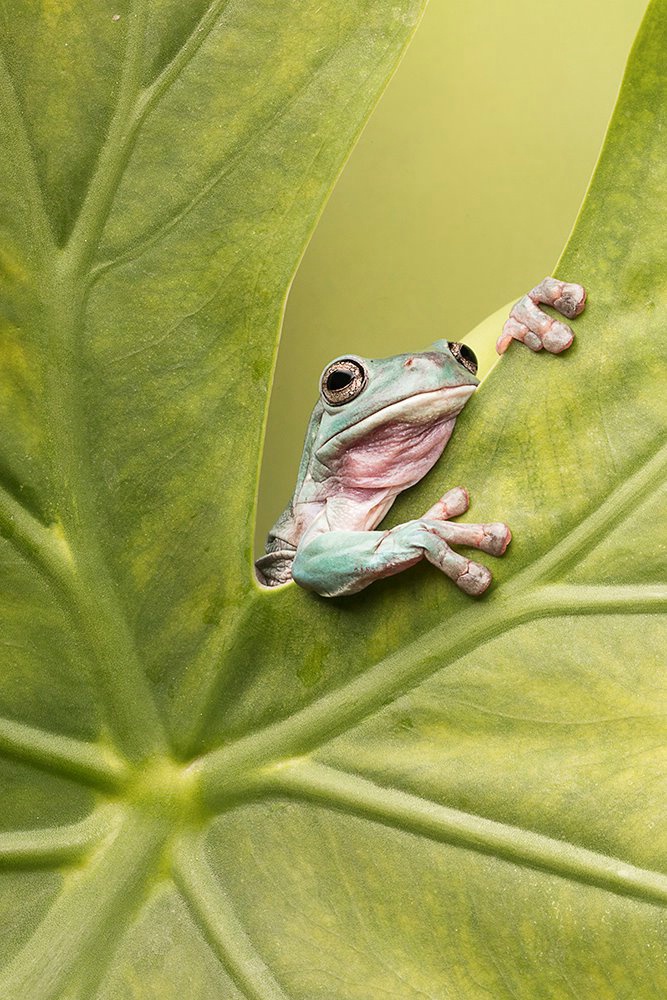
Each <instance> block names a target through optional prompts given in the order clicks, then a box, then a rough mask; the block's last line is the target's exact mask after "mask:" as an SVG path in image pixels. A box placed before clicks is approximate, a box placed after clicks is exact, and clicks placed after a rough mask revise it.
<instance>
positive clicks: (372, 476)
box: [256, 278, 585, 597]
mask: <svg viewBox="0 0 667 1000" xmlns="http://www.w3.org/2000/svg"><path fill="white" fill-rule="evenodd" d="M549 283H550V284H549ZM574 290H578V291H576V292H575V291H574ZM531 296H532V298H531ZM584 299H585V293H584V292H583V289H581V288H580V286H578V285H564V284H563V283H562V282H557V281H555V280H554V279H552V278H548V279H545V280H544V281H543V282H542V283H541V284H540V285H538V286H537V288H536V289H533V290H532V292H530V293H529V295H528V296H525V297H524V299H522V300H521V302H520V303H517V306H515V307H514V309H513V310H512V314H511V316H510V320H508V324H510V321H511V322H512V324H513V325H512V326H510V325H508V324H506V327H505V330H504V332H503V337H501V340H500V341H499V344H498V349H499V351H504V350H505V349H506V347H507V344H508V343H509V341H510V340H511V339H517V340H522V341H524V342H525V343H527V344H528V346H529V347H531V348H532V349H533V350H539V349H540V348H541V347H545V348H546V349H547V350H550V351H552V352H553V353H558V352H559V351H561V350H564V349H565V348H566V347H568V346H569V344H570V343H571V340H572V334H571V330H570V329H569V327H566V326H565V324H562V323H557V322H556V321H555V320H551V319H550V318H549V317H547V316H546V315H545V314H544V313H543V312H542V311H541V310H540V309H539V307H538V303H539V302H548V304H550V305H555V307H556V308H558V309H560V311H562V312H564V313H565V314H566V315H570V316H573V315H576V314H577V312H580V311H581V309H582V308H583V303H584ZM525 300H529V301H530V303H531V304H532V305H533V306H534V312H535V315H532V314H531V309H530V307H526V305H525ZM575 300H576V311H575V307H574V306H571V305H568V304H567V303H571V302H572V301H575ZM559 302H560V303H561V305H562V303H563V302H565V303H566V305H565V307H564V308H561V305H559ZM520 307H521V311H520V320H521V323H523V324H524V325H523V326H522V327H520V326H519V319H518V318H517V315H519V314H517V315H515V313H516V311H517V310H519V308H520ZM568 308H569V310H570V311H569V312H568V311H566V310H567V309H568ZM526 320H528V322H527V323H526ZM535 327H539V329H537V330H536V329H535ZM554 328H556V329H554ZM558 328H561V329H560V330H559V329H558ZM524 330H525V332H524ZM564 331H567V333H565V332H564ZM538 344H539V346H538ZM476 371H477V362H476V359H475V356H474V354H473V352H472V351H471V350H470V349H469V348H468V347H466V346H465V345H463V344H459V343H450V342H447V341H444V340H441V341H438V342H437V343H435V344H434V345H433V346H432V347H431V348H430V349H429V350H427V351H425V352H423V353H418V354H399V355H395V356H393V357H389V358H382V359H376V360H369V359H367V358H361V357H358V356H356V355H348V356H345V357H341V358H337V359H336V360H334V361H332V362H331V363H330V364H329V365H327V367H326V368H325V370H324V372H323V374H322V377H321V381H320V398H319V400H318V402H317V404H316V406H315V409H314V410H313V414H312V416H311V418H310V423H309V425H308V431H307V434H306V441H305V445H304V450H303V455H302V458H301V464H300V467H299V474H298V478H297V483H296V488H295V491H294V494H293V496H292V499H291V501H290V503H289V505H288V506H287V508H286V510H285V511H284V512H283V514H282V515H281V517H280V518H279V519H278V521H277V522H276V524H275V525H274V527H273V528H272V530H271V532H270V533H269V537H268V540H267V546H266V554H265V555H264V556H262V557H261V558H260V559H258V560H257V563H256V570H257V576H258V579H259V581H260V583H262V584H264V585H265V586H268V587H275V586H278V585H280V584H284V583H288V582H289V581H290V580H292V579H293V580H295V581H296V582H297V583H298V584H300V585H301V586H302V587H305V588H306V589H308V590H313V591H316V592H317V593H318V594H321V595H323V596H325V597H339V596H342V595H346V594H354V593H356V592H357V591H359V590H362V589H363V588H364V587H367V586H368V585H369V584H370V583H372V582H373V581H374V580H377V579H380V578H382V577H386V576H391V575H393V574H395V573H399V572H401V571H402V570H404V569H407V568H408V567H410V566H413V565H414V564H415V563H417V562H419V561H420V560H422V559H427V560H428V561H429V562H431V563H433V564H434V565H435V566H437V567H438V568H439V569H440V570H442V572H444V573H445V574H446V575H447V576H449V577H450V578H451V579H452V580H453V581H454V582H455V583H456V585H457V586H458V587H460V588H461V590H463V591H465V592H466V593H468V594H473V595H478V594H481V593H483V592H484V591H485V590H486V589H487V587H488V586H489V584H490V582H491V573H490V572H489V570H488V569H487V567H486V566H482V565H481V564H479V563H476V562H473V561H472V560H470V559H467V558H465V557H464V556H462V555H460V554H458V553H457V552H455V551H454V550H453V549H452V547H451V546H452V545H465V546H471V547H474V548H477V549H480V550H482V551H484V552H487V553H489V554H491V555H494V556H500V555H502V554H503V553H504V551H505V549H506V548H507V545H508V544H509V541H510V538H511V535H510V531H509V528H508V527H507V525H506V524H502V523H493V524H454V523H452V521H451V520H450V519H451V518H453V517H457V516H458V515H460V514H463V513H465V511H466V510H467V509H468V502H469V501H468V494H467V492H466V491H465V489H463V488H462V487H456V488H454V489H452V490H449V491H448V492H447V493H446V494H445V495H444V496H443V497H441V499H440V500H438V502H437V503H436V504H434V505H433V507H431V508H430V509H429V510H427V511H426V512H425V513H424V515H423V516H422V517H421V518H418V519H417V520H414V521H408V522H406V523H405V524H399V525H397V526H396V527H394V528H391V529H389V530H386V531H375V530H374V529H375V528H376V526H377V525H378V524H379V523H380V521H381V520H382V519H383V517H384V516H385V514H386V513H387V511H388V510H389V508H390V507H391V505H392V504H393V502H394V500H395V499H396V497H397V496H398V494H399V493H401V492H402V491H403V490H405V489H408V487H410V486H413V485H414V484H415V483H417V482H418V481H419V480H420V479H422V478H423V476H425V475H426V473H427V472H428V471H429V470H430V469H431V468H432V467H433V465H435V463H436V462H437V460H438V458H439V457H440V455H441V454H442V452H443V450H444V448H445V446H446V444H447V442H448V441H449V438H450V436H451V434H452V431H453V429H454V425H455V423H456V418H457V417H458V415H459V414H460V413H461V410H462V409H463V407H464V406H465V404H466V402H467V401H468V399H470V397H471V396H472V394H473V393H474V391H475V389H476V387H477V385H478V380H477V378H476V377H475V374H476Z"/></svg>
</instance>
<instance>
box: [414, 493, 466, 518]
mask: <svg viewBox="0 0 667 1000" xmlns="http://www.w3.org/2000/svg"><path fill="white" fill-rule="evenodd" d="M469 506H470V496H469V495H468V491H467V490H466V489H464V487H463V486H455V487H454V488H453V489H451V490H447V492H446V493H444V494H443V495H442V496H441V497H440V499H439V500H438V501H437V502H436V503H434V504H433V506H432V507H430V508H429V510H427V511H426V513H425V514H424V518H430V519H433V520H436V521H448V520H449V519H450V518H451V517H459V516H460V515H461V514H465V512H466V511H467V509H468V507H469Z"/></svg>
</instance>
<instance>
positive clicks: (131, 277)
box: [0, 0, 667, 1000]
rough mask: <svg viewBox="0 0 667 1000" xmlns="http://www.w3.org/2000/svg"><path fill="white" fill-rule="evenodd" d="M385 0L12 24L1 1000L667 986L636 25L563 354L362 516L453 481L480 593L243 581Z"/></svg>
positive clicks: (506, 370) (0, 402)
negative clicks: (298, 297) (496, 552)
mask: <svg viewBox="0 0 667 1000" xmlns="http://www.w3.org/2000/svg"><path fill="white" fill-rule="evenodd" d="M419 6H420V5H419V3H417V2H409V0H402V2H399V0H392V2H391V3H388V2H385V0H375V2H373V3H363V4H362V3H360V2H358V3H355V2H353V0H346V2H343V3H340V2H339V3H336V4H333V3H323V2H322V0H318V2H317V3H315V2H313V3H310V2H307V0H306V2H301V3H299V4H288V5H276V6H271V5H267V4H261V3H259V2H255V0H247V2H245V3H243V4H241V3H234V2H233V0H229V2H228V3H227V5H226V6H225V5H223V4H213V5H211V6H209V7H206V6H205V5H204V4H203V3H201V2H197V3H192V4H186V5H178V4H176V3H172V2H171V0H170V2H167V0H163V2H161V3H159V4H158V3H156V4H155V5H154V6H151V5H150V4H149V3H148V2H147V0H144V2H143V3H142V2H139V0H138V2H136V3H134V4H132V5H130V6H129V7H128V6H127V5H126V4H124V3H120V4H118V5H117V7H116V8H115V10H114V13H117V14H120V19H118V20H112V18H111V15H110V14H109V12H108V10H107V11H103V10H102V8H101V7H100V6H98V5H95V6H90V8H89V5H71V4H55V3H54V4H45V5H37V4H35V5H32V4H28V3H25V4H23V5H21V6H20V8H19V10H18V11H17V10H16V8H15V7H11V6H10V5H9V4H7V5H6V9H5V10H3V13H4V15H5V17H4V21H3V23H4V25H5V38H4V42H5V44H4V46H3V48H4V51H5V61H6V66H5V68H4V71H3V73H2V75H1V77H0V102H1V107H0V112H1V113H0V134H1V137H2V148H3V149H4V150H5V154H4V157H3V161H2V166H1V167H0V170H1V175H0V182H1V189H2V203H1V204H2V242H1V244H0V247H1V250H2V258H1V259H2V291H3V306H2V325H1V326H0V347H1V350H0V378H1V380H2V381H1V383H0V384H1V386H2V392H1V394H0V406H1V407H2V424H3V432H4V433H3V443H2V455H1V459H0V472H1V476H2V484H3V489H2V492H1V493H0V524H1V525H2V533H3V537H4V541H3V543H2V548H1V549H0V559H1V561H2V571H3V580H4V586H3V596H2V601H1V605H0V608H1V614H2V648H3V651H4V669H3V673H2V678H1V680H0V701H1V704H2V709H1V711H2V716H3V721H2V722H1V723H0V748H1V749H2V761H1V764H0V767H1V768H2V777H3V780H2V784H1V785H0V795H1V796H2V804H3V809H2V813H1V820H0V822H1V823H2V826H3V829H4V830H5V832H4V833H3V834H1V835H0V861H1V863H2V866H3V873H2V874H1V875H0V906H1V908H2V916H3V920H2V923H3V927H5V928H6V934H5V941H4V946H3V957H4V960H5V961H4V970H3V972H2V974H1V975H0V997H2V1000H47V998H56V997H58V998H59V997H63V998H67V1000H91V998H94V997H99V998H104V1000H117V998H130V997H135V998H136V997H141V998H147V997H154V998H158V997H159V998H164V1000H170V998H175V997H179V996H193V997H197V998H216V1000H222V998H225V1000H227V998H237V997H238V998H241V997H251V998H257V1000H269V998H270V1000H279V998H294V1000H296V998H299V1000H313V998H316V997H321V998H327V1000H328V998H340V1000H348V998H349V1000H351V998H359V1000H369V998H375V997H378V998H379V997H386V996H394V997H401V998H411V997H415V998H416V997H419V996H422V997H423V996H429V997H438V998H441V997H445V996H452V997H462V998H469V997H482V996H492V997H498V998H501V997H525V998H527V1000H532V998H535V997H554V998H555V997H570V996H595V997H608V998H618V997H628V998H630V997H632V998H635V997H640V996H641V997H655V998H658V997H663V996H664V995H665V992H666V991H667V968H666V964H665V958H666V952H665V948H664V916H663V914H664V906H665V903H666V902H667V873H666V872H665V868H666V864H667V835H666V834H665V829H666V824H665V816H664V811H665V806H664V793H663V792H662V787H661V781H662V779H663V776H664V765H665V761H664V756H665V754H664V749H663V748H664V745H665V735H666V734H665V724H664V716H665V700H664V680H663V675H662V674H661V673H660V666H659V663H658V657H659V653H660V652H661V645H660V642H659V639H658V633H657V617H656V612H657V611H658V609H659V601H660V593H659V590H658V586H657V574H658V554H657V547H656V539H655V523H656V518H657V512H658V506H657V498H656V496H657V494H656V490H657V486H658V484H659V483H660V481H661V471H662V466H661V462H662V455H663V453H661V452H660V450H659V447H658V434H659V423H660V417H661V410H662V408H663V404H662V401H661V399H660V395H659V392H658V390H657V387H656V375H657V364H658V362H657V356H658V351H657V349H656V343H657V340H658V337H659V336H660V334H661V332H662V329H663V328H664V326H665V322H666V321H667V297H666V295H665V281H664V274H665V236H664V233H665V223H666V222H667V220H666V218H665V215H666V214H667V211H666V209H665V193H666V190H667V177H666V176H665V175H666V172H667V166H666V164H667V157H666V153H667V150H666V148H665V143H666V141H667V138H666V137H667V128H665V103H666V100H667V79H666V77H665V71H664V60H663V53H664V49H665V45H666V44H667V0H655V2H654V3H653V5H652V6H651V8H650V11H649V15H648V17H647V20H646V22H645V24H644V27H643V29H642V32H641V35H640V38H639V40H638V42H637V44H636V46H635V49H634V52H633V56H632V59H631V65H630V69H629V72H628V76H627V78H626V81H625V84H624V88H623V91H622V94H621V98H620V102H619V106H618V108H617V111H616V113H615V116H614V120H613V122H612V126H611V130H610V133H609V137H608V139H607V143H606V146H605V149H604V152H603V156H602V160H601V163H600V165H599V167H598V170H597V173H596V176H595V178H594V181H593V185H592V187H591V190H590V192H589V195H588V197H587V200H586V204H585V206H584V210H583V212H582V215H581V217H580V219H579V221H578V224H577V227H576V229H575V233H574V235H573V237H572V239H571V241H570V244H569V247H568V249H567V251H566V254H565V257H564V259H563V261H562V265H561V271H562V274H563V275H564V276H567V277H568V278H570V279H572V280H578V281H582V282H583V283H584V284H585V285H586V286H587V288H588V290H589V295H590V300H589V305H588V308H587V311H586V313H585V314H584V316H583V317H582V318H581V319H580V320H578V321H577V335H578V336H577V341H576V343H575V346H574V347H573V348H572V349H571V351H570V352H568V355H567V356H564V357H561V358H550V357H542V356H539V357H532V356H527V353H526V352H522V351H521V350H520V349H514V348H513V349H512V350H511V351H510V352H509V354H508V355H507V356H506V357H504V358H503V360H502V362H501V363H500V364H499V365H498V367H497V368H496V369H495V370H494V371H493V373H492V375H491V376H490V377H489V378H488V380H487V381H486V382H485V384H484V386H483V388H482V389H481V391H480V392H479V393H478V394H477V395H476V397H475V399H474V401H473V402H471V403H470V404H469V405H468V407H467V408H466V412H465V414H464V415H463V417H462V418H461V419H460V421H459V427H458V428H457V431H456V434H455V437H454V440H453V441H452V443H451V444H450V445H449V447H448V451H447V455H446V459H445V460H444V461H443V462H442V463H441V464H440V466H439V467H438V468H437V469H436V470H435V471H434V473H433V474H432V475H431V476H430V477H429V478H428V479H427V481H425V482H424V483H423V484H421V485H420V487H419V488H418V489H416V490H414V491H413V492H412V494H411V495H410V496H408V497H406V498H405V499H404V500H403V501H402V503H401V504H400V506H399V505H397V509H396V510H395V511H394V512H393V516H394V520H398V519H403V518H405V517H407V516H412V515H413V514H416V513H418V512H419V511H420V510H422V509H423V508H424V507H425V506H429V505H430V503H431V502H432V500H433V497H434V496H437V495H438V494H439V493H440V492H442V491H443V490H444V488H445V487H446V486H449V485H453V484H455V483H458V482H461V483H464V484H465V485H466V486H468V488H469V489H470V490H471V493H472V495H473V498H474V506H473V509H472V511H471V515H470V517H471V518H472V519H476V520H477V519H497V518H503V519H506V520H507V521H508V522H509V523H510V524H511V526H512V529H513V531H514V542H513V544H512V547H511V551H510V552H508V554H507V555H506V557H505V558H504V559H503V560H502V561H498V562H497V563H495V564H494V573H495V578H496V584H495V586H494V588H493V589H492V591H491V592H490V593H489V594H488V595H487V596H486V597H485V598H484V599H483V600H481V601H478V602H474V601H472V600H470V599H469V598H466V597H465V596H464V595H461V594H459V593H457V592H455V591H454V588H453V587H451V586H450V585H449V584H448V583H447V581H444V580H443V579H442V577H441V576H440V575H439V574H437V572H436V571H435V570H432V568H429V567H424V568H422V569H420V570H413V571H411V572H410V573H408V574H404V575H402V576H401V577H399V578H396V579H394V580H392V581H387V582H385V583H383V584H381V585H377V586H375V587H374V588H371V590H369V591H367V592H366V593H364V594H363V595H359V596H358V597H355V598H353V599H348V600H345V601H336V602H331V601H330V602H326V601H322V600H319V599H317V598H314V597H312V596H310V595H308V594H306V593H304V592H303V591H301V590H299V589H298V588H296V587H294V586H292V587H288V588H286V589H283V590H280V591H278V592H271V593H268V592H265V591H262V590H260V589H259V588H258V587H257V586H256V585H255V583H254V581H253V576H252V570H251V538H252V521H253V505H254V501H253V496H254V491H255V482H256V477H257V469H258V465H259V444H260V436H261V424H262V420H263V413H264V411H265V404H266V395H267V385H268V373H269V371H270V368H271V364H272V359H273V356H274V352H275V340H276V332H277V328H278V326H279V322H280V314H281V308H282V302H283V300H284V296H285V291H286V288H287V286H288V283H289V279H290V276H291V274H292V273H293V270H294V267H295V266H296V262H297V260H298V257H299V253H300V252H301V249H302V247H303V245H304V243H305V240H306V238H307V235H308V233H309V231H310V229H311V228H312V225H313V222H314V219H315V216H316V214H317V212H318V210H319V208H320V206H321V204H322V201H323V199H324V197H325V195H326V192H327V190H328V189H329V187H330V185H331V182H332V178H333V177H334V175H335V173H336V171H337V170H338V169H339V166H340V163H341V161H342V159H343V157H344V155H345V153H346V151H347V150H348V148H349V146H350V143H351V141H352V139H353V137H354V133H355V131H356V130H357V129H358V126H359V123H360V122H361V121H362V119H363V117H364V115H365V114H367V112H368V110H369V109H370V106H371V105H372V103H373V101H374V100H375V98H376V96H377V93H378V91H379V89H380V88H381V86H382V84H383V82H384V81H385V79H386V77H387V75H388V74H389V73H390V71H391V69H392V68H393V66H394V64H395V62H396V60H397V58H398V55H399V53H400V50H401V48H402V46H403V45H404V43H405V41H406V39H407V37H408V36H409V33H410V30H411V28H412V26H413V25H414V23H415V21H416V18H417V16H418V12H419ZM278 7H279V8H280V9H278ZM93 39H94V42H95V44H94V45H93V44H92V40H93ZM663 641H664V640H663Z"/></svg>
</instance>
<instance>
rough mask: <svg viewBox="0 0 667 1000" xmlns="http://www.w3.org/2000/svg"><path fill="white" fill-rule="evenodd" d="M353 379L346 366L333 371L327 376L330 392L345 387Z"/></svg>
mask: <svg viewBox="0 0 667 1000" xmlns="http://www.w3.org/2000/svg"><path fill="white" fill-rule="evenodd" d="M351 381H352V375H351V374H350V372H348V371H346V370H345V369H344V368H339V369H338V371H333V372H331V374H330V375H329V377H328V378H327V389H328V390H329V392H336V390H338V389H345V387H346V386H348V385H349V384H350V382H351Z"/></svg>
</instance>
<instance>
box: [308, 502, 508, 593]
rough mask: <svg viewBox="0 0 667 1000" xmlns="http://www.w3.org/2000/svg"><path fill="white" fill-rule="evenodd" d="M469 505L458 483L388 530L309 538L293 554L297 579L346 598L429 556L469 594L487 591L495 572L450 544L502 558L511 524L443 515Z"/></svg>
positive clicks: (452, 513) (317, 591)
mask: <svg viewBox="0 0 667 1000" xmlns="http://www.w3.org/2000/svg"><path fill="white" fill-rule="evenodd" d="M467 506H468V494H467V493H466V491H465V490H464V489H462V487H460V486H459V487H457V488H456V489H454V490H450V491H449V493H446V494H445V496H444V497H442V499H441V500H439V501H438V503H437V504H436V505H435V506H434V507H432V508H431V510H430V511H428V516H426V517H422V518H419V520H417V521H407V522H406V523H405V524H397V525H396V527H394V528H389V529H388V530H387V531H326V532H323V533H321V534H314V535H313V537H312V538H308V537H306V538H305V539H304V540H303V541H302V543H301V545H300V546H299V548H298V549H297V552H296V556H295V558H294V563H293V565H292V576H293V579H294V580H295V581H296V583H298V584H299V585H300V586H301V587H305V588H306V590H314V591H315V592H316V593H318V594H322V596H323V597H342V596H344V595H346V594H356V593H357V591H359V590H363V589H364V587H367V586H368V585H369V584H371V583H373V581H374V580H381V579H382V578H383V577H386V576H394V575H395V574H396V573H401V572H402V571H403V570H405V569H409V567H410V566H414V565H415V563H418V562H420V561H421V560H422V559H428V561H429V562H431V563H433V565H434V566H437V567H438V569H440V570H442V572H443V573H445V575H446V576H448V577H449V578H450V579H451V580H453V581H454V583H455V584H456V586H457V587H459V588H460V589H461V590H463V591H465V593H466V594H473V595H477V594H483V593H484V591H485V590H486V589H487V587H488V586H489V584H490V583H491V573H490V572H489V570H488V569H487V568H486V566H481V565H480V564H479V563H476V562H473V561H472V559H467V558H465V556H462V555H459V553H458V552H454V550H453V549H452V548H451V546H452V545H468V546H472V547H473V548H476V549H481V550H482V551H483V552H488V553H490V554H491V555H494V556H501V555H502V554H503V552H504V551H505V549H506V548H507V546H508V545H509V542H510V538H511V535H510V531H509V528H508V527H507V525H506V524H455V523H454V522H453V521H450V520H448V519H447V518H445V516H444V515H445V514H447V513H449V514H450V516H451V515H454V516H455V514H457V513H458V514H462V513H463V512H464V510H465V509H466V508H467Z"/></svg>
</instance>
